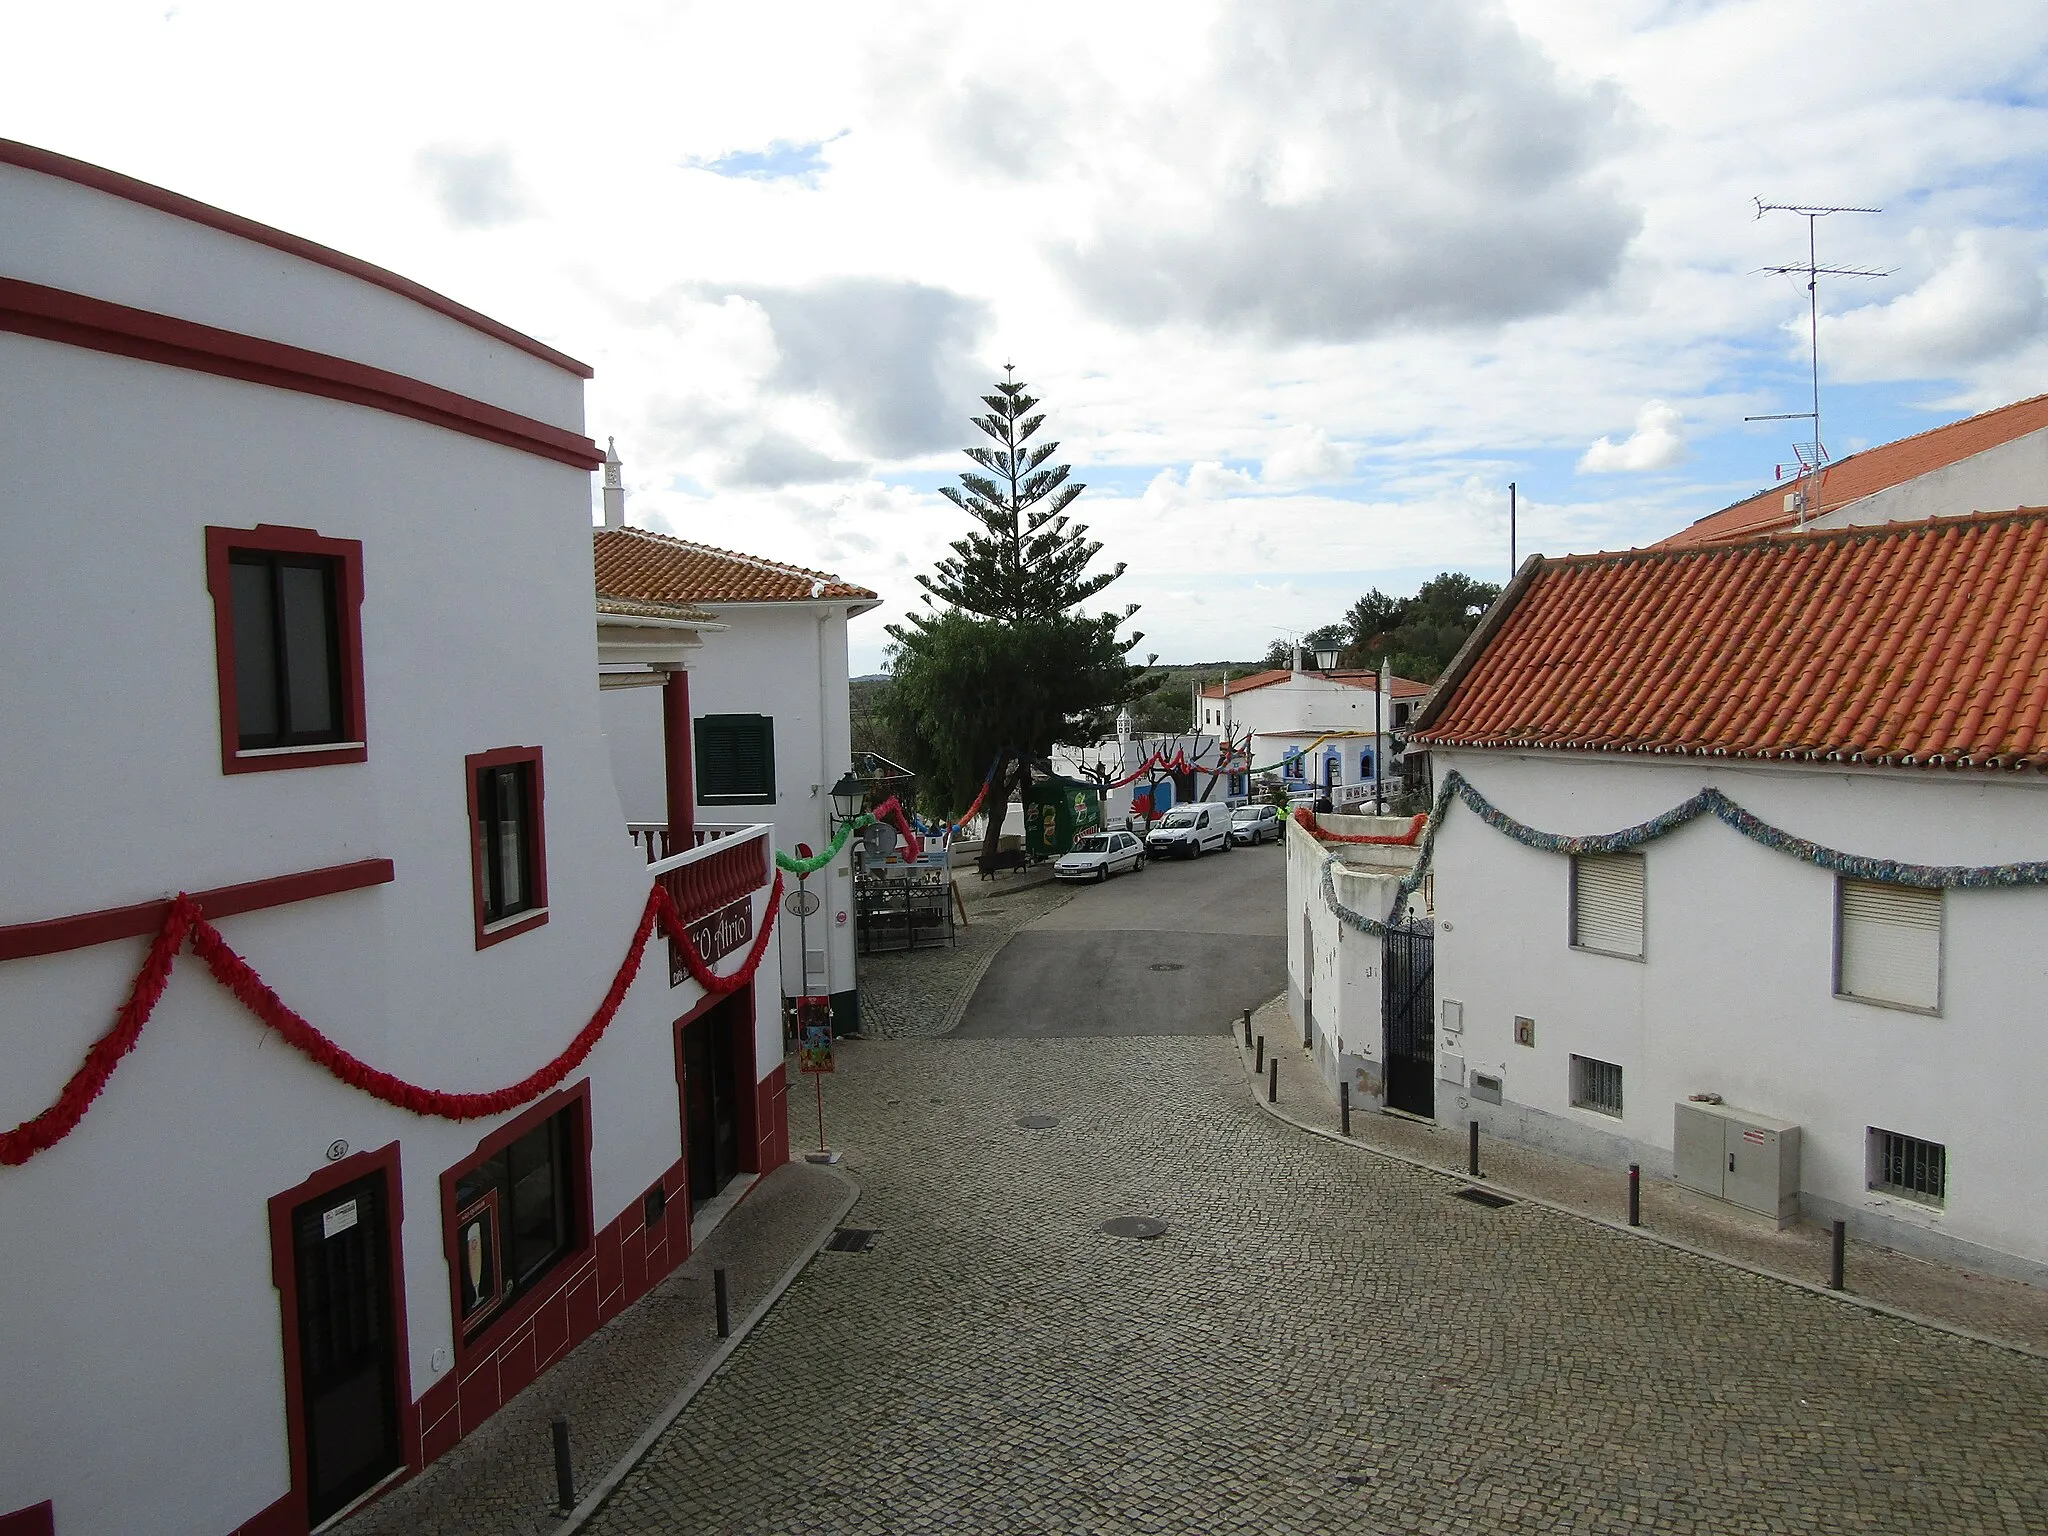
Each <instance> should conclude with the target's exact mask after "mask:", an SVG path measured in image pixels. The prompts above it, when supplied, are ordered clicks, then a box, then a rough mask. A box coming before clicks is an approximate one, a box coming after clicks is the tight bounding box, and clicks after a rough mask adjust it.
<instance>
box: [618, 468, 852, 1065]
mask: <svg viewBox="0 0 2048 1536" xmlns="http://www.w3.org/2000/svg"><path fill="white" fill-rule="evenodd" d="M615 463H616V460H615V461H614V464H615ZM614 491H619V495H618V497H617V500H618V501H619V502H620V503H621V505H619V506H618V507H617V508H616V509H614V508H613V507H611V506H609V505H608V507H607V526H605V527H602V528H599V529H597V530H596V533H595V535H594V539H595V545H596V572H597V594H598V599H599V603H600V606H601V607H602V608H605V609H608V610H610V612H607V613H606V614H605V616H604V622H605V623H606V624H607V625H609V624H611V623H613V622H615V615H616V614H617V611H618V610H619V609H620V608H621V607H625V608H635V609H638V610H639V611H641V612H643V613H645V614H646V615H648V616H649V617H648V618H647V619H645V620H642V621H641V622H651V623H656V624H659V623H663V622H670V623H684V622H687V620H686V619H683V618H675V619H666V620H665V619H664V618H663V615H664V614H665V613H667V612H668V611H669V610H670V609H680V610H687V611H689V612H694V613H697V614H700V615H703V616H705V617H707V618H708V619H709V620H710V621H711V622H710V623H709V624H707V625H702V626H700V627H699V628H698V629H697V630H696V631H695V633H696V634H697V635H698V637H699V639H700V642H701V643H700V644H699V645H698V646H697V647H695V648H694V649H691V650H690V651H689V653H688V654H689V663H688V666H689V672H688V677H687V687H688V689H689V693H688V699H687V706H686V708H685V709H684V711H683V714H684V715H687V716H689V717H692V718H693V725H692V729H693V731H694V734H695V742H694V754H693V755H694V760H695V763H696V779H695V793H694V805H695V815H696V816H697V817H698V818H700V819H726V820H746V821H761V822H767V823H769V824H770V825H771V826H773V827H774V829H775V831H774V838H775V846H776V847H778V848H780V849H783V850H784V851H786V852H793V851H794V850H795V849H796V847H797V845H798V844H799V843H801V844H805V845H807V846H808V847H810V848H811V849H813V850H814V851H815V850H817V849H822V848H824V847H825V846H826V845H827V844H828V843H829V842H831V840H832V832H833V816H832V787H833V786H834V785H835V784H837V783H838V782H839V781H840V780H841V779H842V778H844V777H845V776H846V774H847V773H849V772H850V771H851V769H852V760H853V737H852V728H851V726H850V724H849V722H848V693H847V659H846V657H847V651H846V645H847V638H846V628H847V623H848V621H849V620H851V619H853V618H854V617H856V616H858V615H860V614H863V613H867V612H869V611H871V610H873V609H875V608H877V607H879V606H881V599H880V598H878V597H877V596H876V595H875V594H874V593H873V592H870V591H868V590H867V589H866V588H865V587H857V586H853V585H851V584H849V583H847V582H843V581H841V580H839V578H838V577H836V576H830V575H827V574H825V573H824V572H822V571H810V570H805V569H803V568H802V567H800V566H793V565H785V564H783V563H781V562H779V561H775V560H767V559H763V558H760V557H759V556H755V555H739V554H734V553H732V552H730V551H728V550H722V549H713V548H711V547H710V546H708V545H704V544H696V543H692V542H690V541H688V540H686V539H679V538H674V537H671V536H670V535H668V534H662V533H649V532H646V531H644V530H642V529H638V528H628V527H626V526H624V521H623V505H622V503H623V492H622V490H620V488H619V487H617V486H615V485H613V486H607V488H606V493H605V495H606V500H607V502H608V503H610V502H612V501H613V500H614V496H613V493H614ZM615 519H616V520H615ZM620 640H621V649H619V650H618V651H617V652H615V653H613V654H615V655H616V656H617V657H618V658H619V659H618V660H617V661H616V662H615V663H612V664H609V665H607V666H606V669H605V691H604V699H603V718H604V729H605V737H606V740H607V742H608V743H609V745H610V749H611V761H612V767H613V770H614V772H615V773H616V775H617V777H618V784H619V794H620V797H621V798H622V799H623V800H624V802H625V806H626V816H627V819H628V820H629V821H631V822H632V823H634V825H635V826H636V827H639V828H641V829H642V830H643V835H644V834H645V832H648V831H655V830H656V829H658V828H659V827H660V826H662V825H665V824H667V823H669V822H670V821H671V819H672V817H674V816H675V815H676V814H678V811H679V808H678V807H676V806H672V805H671V804H670V802H669V799H668V793H669V791H668V784H669V782H670V780H669V777H668V775H667V774H666V772H665V770H664V763H665V762H666V761H667V760H668V758H669V757H670V756H672V755H673V753H672V751H671V750H670V749H669V748H667V747H666V746H665V744H664V743H665V732H666V729H667V727H666V726H665V724H664V721H665V720H674V719H677V718H681V717H680V716H678V715H677V714H676V713H675V709H674V708H673V706H671V707H669V708H668V709H667V710H666V711H665V708H664V703H663V699H664V695H663V693H662V691H661V690H659V689H656V688H648V687H642V686H638V685H639V684H641V683H643V682H654V681H659V678H658V677H656V676H654V675H652V674H653V671H654V670H655V669H657V668H660V667H663V666H673V665H674V663H673V662H672V661H669V662H664V661H661V660H659V659H650V658H651V657H652V653H651V652H645V651H635V650H633V649H631V637H629V636H626V635H621V637H620ZM668 675H670V676H675V675H677V674H675V673H673V672H671V673H669V674H668ZM658 847H659V843H658V838H657V849H658ZM852 866H853V854H852V851H851V848H850V847H849V849H848V850H847V851H845V852H842V853H841V855H840V856H839V857H838V858H837V859H834V860H833V861H832V863H831V865H830V866H829V867H828V868H825V869H822V870H819V871H818V872H817V873H816V874H814V875H812V876H810V877H809V880H808V885H809V888H810V890H811V891H812V892H814V893H815V894H816V895H817V896H818V897H819V900H820V908H819V911H818V914H817V915H816V916H815V917H812V918H810V919H809V920H808V921H807V922H805V923H797V922H790V923H786V924H785V925H784V926H783V931H782V934H781V938H780V940H779V942H780V943H781V945H782V975H783V986H784V988H785V989H786V991H787V992H788V994H789V995H790V996H792V997H794V996H798V995H800V994H801V993H803V992H804V991H805V990H806V989H808V991H809V992H810V993H811V994H813V995H829V996H830V997H831V999H832V1014H833V1025H834V1028H835V1030H836V1031H837V1032H838V1033H841V1034H853V1033H857V1032H858V1029H859V1024H860V994H859V991H858V990H857V987H856V984H855V978H854V965H855V955H854V951H855V943H854V919H853V880H852ZM793 883H794V881H793V879H792V884H793ZM806 942H808V945H809V955H808V958H806V957H805V956H804V955H803V954H802V953H801V952H800V951H801V950H802V949H803V946H804V944H805V943H806Z"/></svg>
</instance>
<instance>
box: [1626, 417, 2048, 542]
mask: <svg viewBox="0 0 2048 1536" xmlns="http://www.w3.org/2000/svg"><path fill="white" fill-rule="evenodd" d="M1802 499H1803V500H1804V501H1806V502H1807V503H1809V505H1807V506H1804V507H1802V505H1801V502H1802ZM2044 503H2048V395H2035V396H2034V397H2033V398H2032V399H2028V400H2020V401H2016V402H2014V403H2013V404H2011V405H2003V406H2000V407H1999V408H1998V409H1997V410H1995V411H1985V412H1983V413H1982V414H1981V415H1977V416H1968V417H1965V418H1964V419H1963V420H1961V421H1952V422H1950V423H1949V424H1948V425H1947V426H1944V427H1935V428H1933V429H1932V430H1930V431H1927V432H1919V433H1915V434H1914V435H1913V436H1912V437H1904V438H1900V439H1899V440H1898V441H1897V442H1892V443H1880V444H1879V445H1878V446H1877V447H1875V448H1866V449H1865V450H1864V451H1863V452H1861V453H1852V454H1850V455H1849V456H1848V457H1847V458H1845V459H1840V460H1837V461H1836V462H1834V463H1832V464H1828V465H1826V466H1824V467H1823V468H1822V469H1821V471H1820V473H1819V474H1818V475H1817V476H1814V477H1810V478H1809V477H1806V476H1801V477H1800V478H1799V479H1798V480H1796V481H1786V482H1781V483H1779V484H1778V485H1775V486H1773V487H1772V488H1771V489H1770V490H1767V491H1758V492H1757V493H1756V494H1755V495H1754V496H1747V497H1744V498H1743V499H1742V500H1741V501H1738V502H1736V503H1735V504H1734V505H1733V506H1728V507H1723V508H1722V509H1721V510H1720V511H1718V512H1713V513H1709V514H1708V515H1707V516H1706V517H1703V518H1701V519H1700V520H1699V521H1698V522H1696V523H1693V524H1692V525H1691V526H1690V527H1687V528H1682V529H1680V530H1679V531H1678V532H1677V533H1675V534H1673V535H1672V536H1671V537H1670V538H1668V539H1664V540H1662V541H1661V542H1660V543H1659V545H1658V546H1657V547H1658V548H1660V549H1683V548H1692V547H1696V546H1699V545H1703V544H1724V543H1727V542H1729V541H1731V540H1736V539H1748V538H1755V537H1756V536H1758V535H1759V534H1764V533H1776V532H1783V531H1784V530H1786V529H1791V528H1796V527H1798V526H1800V524H1801V523H1802V522H1803V523H1804V524H1805V526H1807V527H1810V528H1852V527H1865V526H1869V525H1870V524H1873V523H1899V522H1917V521H1919V520H1920V519H1922V518H1929V517H1957V516H1961V515H1962V514H1964V513H1966V512H1985V511H1992V510H1996V509H1998V508H2003V507H2037V506H2041V505H2042V504H2044Z"/></svg>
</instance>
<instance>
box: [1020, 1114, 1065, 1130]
mask: <svg viewBox="0 0 2048 1536" xmlns="http://www.w3.org/2000/svg"><path fill="white" fill-rule="evenodd" d="M1059 1123H1060V1117H1059V1116H1058V1115H1019V1116H1018V1117H1017V1124H1018V1125H1020V1126H1022V1127H1023V1128H1024V1129H1025V1130H1027V1131H1049V1130H1051V1129H1052V1128H1053V1127H1054V1126H1056V1125H1058V1124H1059Z"/></svg>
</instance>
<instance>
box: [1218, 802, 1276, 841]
mask: <svg viewBox="0 0 2048 1536" xmlns="http://www.w3.org/2000/svg"><path fill="white" fill-rule="evenodd" d="M1230 840H1231V841H1232V842H1233V843H1238V844H1241V845H1244V846H1247V847H1257V846H1258V845H1259V844H1260V843H1277V842H1279V841H1280V808H1279V807H1278V806H1277V805H1240V806H1239V807H1238V808H1237V809H1236V810H1234V811H1232V812H1231V813H1230Z"/></svg>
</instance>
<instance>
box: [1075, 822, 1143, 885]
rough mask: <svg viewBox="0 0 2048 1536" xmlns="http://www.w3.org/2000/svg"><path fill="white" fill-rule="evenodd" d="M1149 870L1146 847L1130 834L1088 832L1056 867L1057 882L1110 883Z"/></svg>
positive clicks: (1076, 839)
mask: <svg viewBox="0 0 2048 1536" xmlns="http://www.w3.org/2000/svg"><path fill="white" fill-rule="evenodd" d="M1144 867H1145V845H1144V844H1143V843H1141V842H1139V841H1138V840H1137V839H1136V838H1135V837H1133V836H1131V834H1130V833H1128V832H1084V833H1083V834H1082V835H1081V836H1079V837H1077V838H1075V839H1074V846H1073V847H1072V848H1070V849H1068V850H1067V851H1066V852H1065V853H1063V854H1061V855H1060V857H1059V862H1058V863H1057V864H1055V865H1053V867H1052V873H1053V878H1054V879H1056V880H1107V879H1108V878H1109V877H1110V876H1111V875H1113V874H1115V873H1116V872H1117V871H1118V870H1122V869H1143V868H1144Z"/></svg>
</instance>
